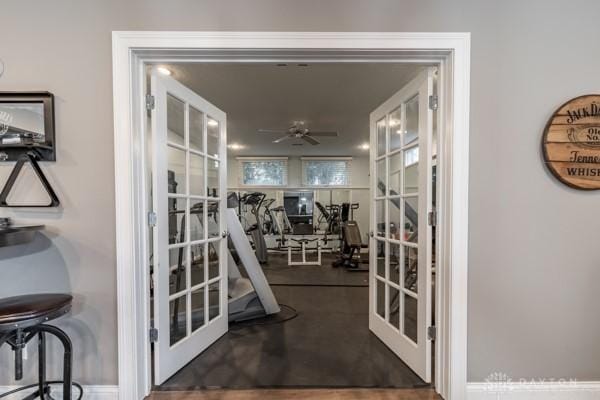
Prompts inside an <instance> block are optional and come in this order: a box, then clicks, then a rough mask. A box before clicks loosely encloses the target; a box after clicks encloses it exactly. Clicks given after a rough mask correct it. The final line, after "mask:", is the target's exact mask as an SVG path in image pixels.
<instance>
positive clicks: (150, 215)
mask: <svg viewBox="0 0 600 400" xmlns="http://www.w3.org/2000/svg"><path fill="white" fill-rule="evenodd" d="M148 225H149V226H156V213H155V212H154V211H150V212H149V213H148Z"/></svg>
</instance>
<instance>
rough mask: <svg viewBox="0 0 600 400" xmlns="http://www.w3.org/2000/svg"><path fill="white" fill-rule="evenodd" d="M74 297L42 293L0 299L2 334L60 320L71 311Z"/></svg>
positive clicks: (0, 326)
mask: <svg viewBox="0 0 600 400" xmlns="http://www.w3.org/2000/svg"><path fill="white" fill-rule="evenodd" d="M72 301H73V296H71V295H68V294H60V293H56V294H54V293H41V294H30V295H23V296H13V297H7V298H4V299H0V332H2V331H8V330H15V329H18V328H27V327H29V326H34V325H38V324H40V323H43V322H47V321H50V320H52V319H55V318H58V317H60V316H62V315H64V314H66V313H68V312H69V311H70V310H71V303H72Z"/></svg>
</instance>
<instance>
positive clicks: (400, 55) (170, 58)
mask: <svg viewBox="0 0 600 400" xmlns="http://www.w3.org/2000/svg"><path fill="white" fill-rule="evenodd" d="M469 52H470V50H469V34H463V33H435V34H428V33H423V34H421V33H340V32H337V33H335V32H334V33H318V32H294V33H291V32H290V33H282V32H114V33H113V54H114V59H113V67H114V102H115V105H114V113H115V136H114V139H115V181H116V194H115V200H116V210H117V213H116V217H117V226H118V229H117V270H118V296H119V303H118V304H119V325H118V327H119V329H118V330H119V392H120V395H121V396H122V397H124V398H135V399H138V398H143V397H144V396H146V395H147V394H148V393H149V392H150V390H151V387H152V379H151V375H152V374H151V366H152V363H151V360H150V355H151V345H150V340H151V339H152V338H153V337H154V332H153V331H152V330H148V327H149V326H150V312H147V311H148V310H149V309H150V307H149V298H148V294H149V293H150V291H149V286H150V281H149V279H148V276H149V269H150V268H149V261H148V260H149V254H150V252H149V248H148V242H147V230H148V227H149V226H151V225H152V223H153V221H154V218H153V217H154V216H153V215H152V211H153V208H152V206H151V204H149V203H148V198H147V194H148V190H146V189H147V187H148V182H147V178H148V177H147V175H146V174H145V173H144V171H146V167H147V165H148V164H149V163H150V160H149V157H148V155H147V154H145V152H144V151H140V150H141V149H144V148H146V146H145V143H146V141H147V139H148V137H147V135H146V124H145V122H146V109H147V107H149V106H150V104H149V103H151V99H148V98H146V97H145V95H146V92H145V87H144V81H145V65H146V63H152V62H154V63H156V62H161V63H172V62H184V61H193V62H209V63H212V62H227V63H229V62H233V63H238V62H244V61H248V62H257V63H272V62H292V61H293V62H308V63H312V62H334V63H335V62H341V63H347V62H357V63H373V62H383V63H387V62H402V63H419V62H422V63H429V64H430V65H436V66H437V67H438V68H439V71H440V76H439V78H440V79H439V88H440V89H439V93H440V94H439V103H440V111H439V112H438V113H439V115H440V117H439V118H438V122H439V123H440V125H438V128H439V129H438V141H439V145H438V146H437V147H438V149H439V150H440V152H439V153H438V155H437V160H436V163H437V174H436V176H437V180H436V181H437V182H438V183H437V191H436V192H437V196H436V199H437V200H436V203H437V204H436V209H437V211H438V212H437V217H436V216H435V214H433V215H432V216H431V217H430V220H433V221H437V227H436V236H437V237H438V240H436V245H435V247H436V264H437V265H438V269H437V273H436V280H437V283H438V285H436V293H437V294H438V296H437V297H436V301H435V303H436V307H435V309H436V315H437V317H436V322H438V323H439V326H437V327H436V329H437V335H436V341H435V346H436V351H435V352H436V354H437V356H436V361H437V362H436V364H435V368H436V373H435V391H437V392H438V393H440V394H441V395H442V397H444V398H447V399H455V398H456V399H459V398H464V397H465V396H466V392H465V391H466V304H467V303H466V282H467V279H466V278H467V269H466V265H467V251H466V249H467V238H468V213H467V212H466V205H467V200H468V179H467V176H468V174H467V171H468V148H469V146H468V132H469V124H468V104H469V103H468V102H469V95H468V93H469ZM224 126H225V125H220V127H224ZM371 130H372V131H373V129H371ZM165 131H166V129H165ZM371 136H372V137H373V134H372V135H371ZM373 148H374V146H371V149H373ZM222 154H223V155H224V157H225V158H226V151H224V152H223V153H222ZM385 156H386V157H387V156H388V154H386V155H385ZM224 161H225V160H224ZM369 167H370V169H371V171H373V169H374V165H373V164H371V165H370V166H369ZM371 175H372V176H374V174H371ZM165 182H167V179H166V178H165ZM371 186H373V184H371ZM161 187H162V186H161ZM225 187H226V183H223V184H222V185H221V188H223V189H225ZM372 192H374V191H372ZM219 193H221V192H219ZM224 193H226V192H224ZM387 196H388V195H387V194H386V199H387V200H390V199H388V198H387ZM219 197H221V196H220V194H219ZM219 200H220V201H225V195H223V197H222V199H219ZM371 200H373V201H375V199H371ZM372 209H374V207H373V208H372ZM374 219H375V218H374V217H372V218H371V221H374ZM163 225H165V224H163ZM373 231H374V230H373ZM373 231H372V232H373ZM386 232H387V231H386ZM222 233H226V232H225V231H223V232H222ZM386 239H387V238H386ZM215 240H216V239H215ZM370 242H371V243H373V240H371V239H370ZM386 242H387V240H386ZM165 243H166V242H165ZM372 254H373V253H372ZM219 268H220V271H223V270H224V265H220V267H219ZM371 270H372V271H373V268H371ZM371 282H373V279H372V278H371V279H370V281H369V283H370V284H371ZM221 293H225V291H222V292H221ZM221 295H222V294H220V296H221ZM386 296H387V295H386ZM370 300H371V301H374V298H373V297H372V296H371V297H370ZM167 310H168V307H167ZM374 310H375V309H374V308H371V307H370V308H369V312H374ZM221 315H223V314H219V316H221ZM386 320H387V316H386ZM163 332H164V331H163ZM433 333H435V331H433ZM158 337H159V338H160V337H163V338H164V333H163V336H161V334H160V332H159V335H158ZM209 341H210V340H209ZM206 342H207V341H206V340H202V341H201V343H203V344H206ZM179 347H181V346H179Z"/></svg>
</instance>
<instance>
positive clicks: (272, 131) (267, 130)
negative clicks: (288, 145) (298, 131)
mask: <svg viewBox="0 0 600 400" xmlns="http://www.w3.org/2000/svg"><path fill="white" fill-rule="evenodd" d="M257 132H258V133H278V134H280V135H281V134H284V133H288V130H287V129H259V130H258V131H257Z"/></svg>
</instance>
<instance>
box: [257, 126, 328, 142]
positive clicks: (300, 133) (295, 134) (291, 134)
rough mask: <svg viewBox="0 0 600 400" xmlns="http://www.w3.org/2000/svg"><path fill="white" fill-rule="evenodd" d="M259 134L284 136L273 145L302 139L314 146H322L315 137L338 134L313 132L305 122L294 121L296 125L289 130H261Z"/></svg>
mask: <svg viewBox="0 0 600 400" xmlns="http://www.w3.org/2000/svg"><path fill="white" fill-rule="evenodd" d="M258 133H270V134H274V133H277V134H280V135H281V134H283V135H284V136H282V137H280V138H279V139H275V140H273V143H281V142H283V141H285V140H288V139H293V138H297V139H302V140H304V141H306V142H308V143H310V144H312V145H317V144H321V142H319V141H318V140H317V139H315V136H321V137H337V135H338V133H337V132H335V131H311V130H310V129H308V128H307V127H306V125H305V123H304V121H294V125H292V126H290V127H289V128H288V129H259V130H258Z"/></svg>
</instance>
